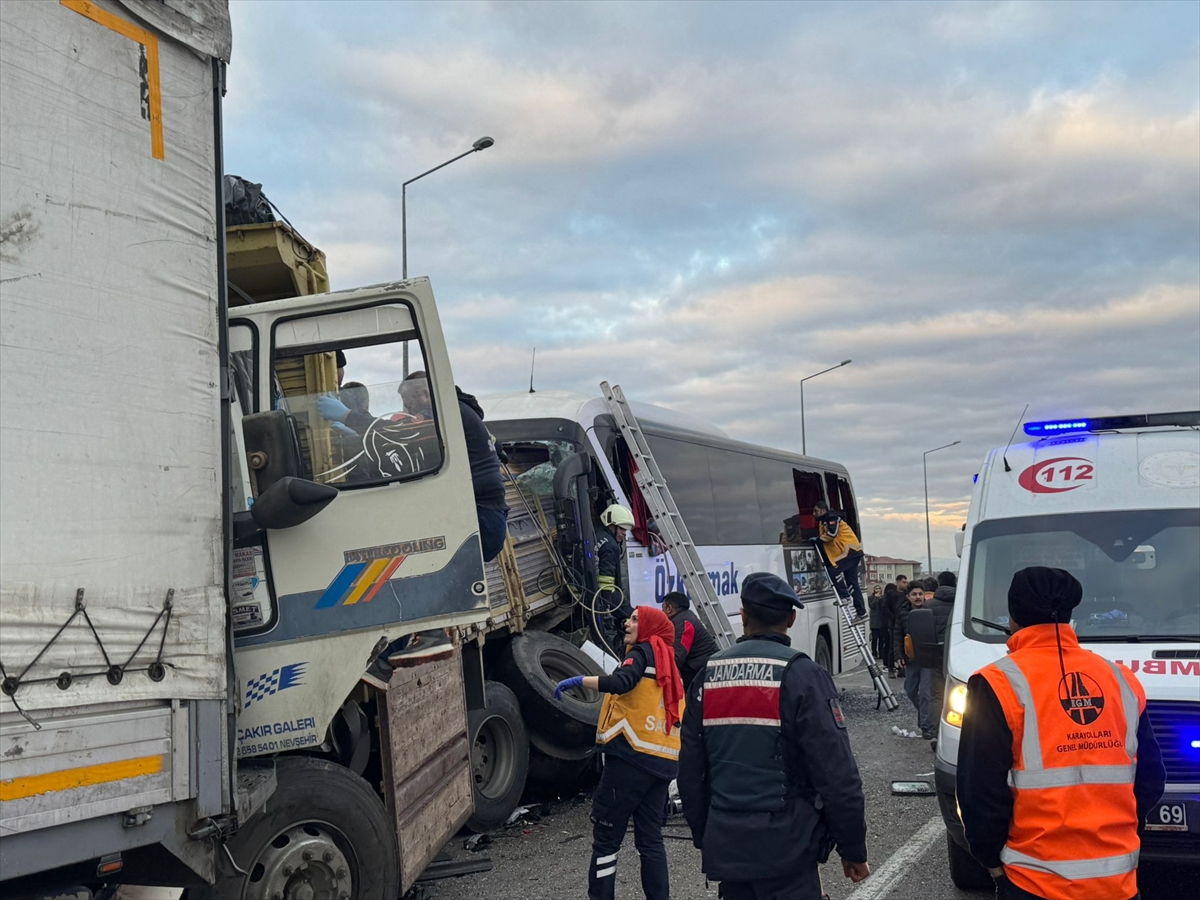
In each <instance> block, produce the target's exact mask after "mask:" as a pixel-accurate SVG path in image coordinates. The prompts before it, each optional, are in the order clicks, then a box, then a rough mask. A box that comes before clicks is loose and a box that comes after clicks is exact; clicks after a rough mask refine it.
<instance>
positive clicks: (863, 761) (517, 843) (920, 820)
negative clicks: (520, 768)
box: [418, 672, 1200, 900]
mask: <svg viewBox="0 0 1200 900" xmlns="http://www.w3.org/2000/svg"><path fill="white" fill-rule="evenodd" d="M836 681H837V682H838V686H839V688H841V689H842V691H843V704H842V705H843V710H844V711H845V713H846V717H847V720H848V723H849V728H850V740H851V744H852V745H853V747H854V753H855V756H856V757H857V759H858V763H859V769H860V771H861V772H862V776H863V783H864V787H865V790H866V797H867V827H868V849H869V855H870V859H869V862H870V865H871V869H872V875H871V876H870V877H869V878H868V879H866V880H865V881H863V882H862V883H860V884H858V885H854V884H851V882H850V881H849V880H847V879H846V877H845V875H843V873H842V868H841V865H840V863H838V862H837V857H836V854H835V856H834V858H833V859H832V860H831V861H830V863H829V864H827V865H825V866H824V867H823V871H822V878H823V881H824V886H825V890H826V892H827V893H828V894H829V896H830V897H831V898H832V900H883V898H894V900H910V898H919V900H953V898H963V900H982V898H984V897H986V896H988V895H987V894H984V893H978V892H976V893H971V892H966V891H960V890H958V889H957V888H955V887H954V885H953V884H952V883H951V881H950V875H949V871H948V869H947V863H946V846H945V840H946V839H945V829H944V828H943V826H942V823H941V816H940V814H939V813H938V807H937V798H936V797H934V796H932V795H930V796H928V797H925V796H913V795H907V796H904V795H895V794H893V793H892V792H891V783H892V782H893V781H922V780H923V781H928V782H929V783H930V784H932V783H933V752H932V750H931V749H930V746H929V744H928V742H926V741H922V740H919V739H906V738H901V737H897V736H895V735H893V734H892V732H891V728H892V726H893V725H899V726H900V727H902V728H904V727H907V728H909V729H912V728H914V727H915V722H916V714H915V712H914V710H913V709H912V705H911V704H910V703H909V702H908V700H907V698H905V697H904V695H903V690H902V688H901V684H902V683H901V682H900V681H899V680H894V681H892V682H891V684H892V686H893V690H894V691H896V692H897V695H898V697H899V699H900V700H901V706H900V708H899V709H898V710H897V711H896V712H894V713H888V712H886V711H883V710H879V711H876V710H875V693H874V689H873V688H872V687H871V684H870V681H869V680H868V678H867V676H866V673H865V672H854V673H851V674H848V675H843V676H839V677H838V678H837V679H836ZM589 805H590V804H589V800H588V798H587V796H586V795H580V796H577V797H572V798H566V799H558V800H551V801H550V802H547V803H541V804H538V805H537V806H536V807H534V809H533V810H532V812H531V814H530V815H529V816H528V817H527V818H526V820H525V821H524V822H522V823H519V824H517V825H514V826H510V827H508V828H504V829H501V830H499V831H496V832H493V833H492V834H491V835H489V836H488V838H489V839H490V841H489V842H487V843H484V844H483V845H482V846H481V847H480V848H479V850H478V851H477V852H472V851H468V850H466V849H465V847H464V842H465V838H466V836H465V835H462V836H459V837H458V838H456V839H455V840H454V841H452V842H451V843H450V844H449V845H448V846H447V847H446V851H447V852H448V853H449V854H450V855H451V856H452V857H453V858H454V859H455V860H456V861H464V862H470V861H481V860H482V859H483V858H485V857H487V858H490V860H491V863H492V866H493V868H492V870H491V871H488V872H482V873H478V874H474V875H467V876H463V877H460V878H453V879H447V880H442V881H437V882H434V883H432V884H428V885H424V886H421V888H420V889H419V891H418V896H419V897H420V900H478V898H482V897H486V898H489V900H566V898H572V897H584V896H586V894H587V867H588V862H589V853H590V849H591V824H590V822H589V820H588V810H589ZM664 833H665V834H667V835H669V837H668V840H667V842H666V843H667V858H668V866H669V867H670V872H671V896H672V897H673V898H675V900H708V898H716V896H717V887H716V885H715V884H712V885H707V884H706V883H705V880H704V875H703V873H702V872H701V871H700V853H699V851H698V850H695V849H694V848H693V847H692V845H691V841H690V839H688V838H687V834H688V831H687V827H686V825H685V824H684V822H683V819H682V817H676V818H673V819H671V820H670V822H669V824H668V826H667V827H666V829H665V831H664ZM617 865H618V869H617V872H618V874H617V897H618V898H629V900H635V898H640V897H641V896H642V892H641V886H640V884H639V882H638V875H637V852H636V851H635V850H634V848H633V836H632V834H630V835H629V836H628V837H627V838H626V842H625V845H624V846H623V847H622V848H621V855H620V857H619V858H618V862H617ZM1198 877H1200V867H1197V868H1185V867H1175V866H1172V867H1167V866H1156V865H1152V864H1149V863H1147V864H1144V865H1143V866H1142V870H1141V871H1139V881H1140V884H1141V888H1142V897H1143V900H1176V898H1181V897H1187V896H1194V894H1193V890H1194V887H1195V882H1196V879H1197V878H1198ZM1189 884H1190V885H1191V887H1189V886H1188V885H1189Z"/></svg>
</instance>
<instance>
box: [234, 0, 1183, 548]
mask: <svg viewBox="0 0 1200 900" xmlns="http://www.w3.org/2000/svg"><path fill="white" fill-rule="evenodd" d="M232 8H233V15H234V33H235V49H234V62H233V65H232V67H231V69H230V93H229V97H228V98H227V113H228V114H227V129H226V139H227V152H226V155H227V160H228V162H229V168H230V169H231V171H236V172H238V174H242V175H245V176H247V177H250V178H252V179H253V180H256V181H262V182H263V183H264V186H265V190H266V192H267V193H268V195H269V196H270V197H271V198H272V200H274V201H275V202H276V203H277V204H278V205H279V206H280V208H282V209H283V210H284V211H285V213H286V214H287V215H288V217H289V218H290V219H291V220H292V221H293V222H294V223H295V224H296V225H297V226H298V227H299V228H300V230H301V231H302V232H303V233H304V234H305V236H306V237H308V238H309V239H311V240H313V241H314V242H315V243H317V245H318V246H320V247H322V248H323V249H325V250H326V252H327V254H328V257H329V269H330V273H331V278H332V280H333V283H334V286H335V287H337V288H346V287H352V286H355V285H358V284H370V283H377V282H381V281H386V280H390V279H393V278H395V277H397V276H398V274H399V271H400V261H401V239H400V235H401V232H402V224H401V213H400V190H401V189H400V186H401V183H402V182H404V181H405V180H407V179H410V178H412V177H413V176H414V175H416V174H419V173H420V172H422V171H425V170H426V169H429V168H430V167H432V166H435V165H437V164H438V163H439V162H441V161H444V160H446V159H450V158H451V157H453V156H454V155H456V154H458V153H461V152H462V151H463V150H465V149H467V148H469V147H470V144H471V141H473V140H474V139H475V138H477V137H479V136H480V135H482V134H490V135H492V136H493V137H494V138H496V146H495V147H494V148H492V149H489V150H487V151H486V152H484V153H481V154H473V155H471V156H469V157H468V158H466V159H463V160H461V161H459V162H456V163H454V164H453V165H452V166H450V167H448V168H446V169H445V170H442V171H438V172H436V173H434V174H432V175H431V176H429V177H428V178H427V179H423V180H421V181H420V182H417V183H415V184H412V185H410V186H409V189H408V220H407V229H408V257H409V268H410V273H412V274H428V275H430V276H431V279H432V283H433V285H434V289H435V291H436V293H437V296H438V299H439V307H440V314H441V318H442V321H443V326H444V330H445V333H446V336H447V341H448V343H449V346H450V351H451V356H452V359H453V364H454V370H455V376H456V378H457V380H458V381H459V383H460V384H462V385H463V386H464V387H465V388H467V389H468V390H471V391H473V392H478V393H488V392H494V391H500V390H515V391H519V390H525V389H527V386H528V376H529V361H530V352H531V350H532V348H533V347H534V346H537V348H538V366H537V369H538V371H537V383H538V385H539V386H540V387H543V388H547V389H548V388H552V387H553V388H563V389H572V390H580V391H586V392H589V393H595V391H596V386H597V384H598V382H599V381H600V380H602V379H607V380H609V381H612V382H619V383H621V384H622V385H623V386H624V387H625V389H626V391H627V393H628V394H629V395H630V396H631V397H634V398H636V399H639V400H646V401H651V402H657V403H660V404H662V405H666V406H671V407H674V408H677V409H679V410H681V411H684V412H688V413H691V414H693V415H697V416H700V417H702V418H704V419H706V420H709V421H712V422H714V423H716V424H718V425H719V426H720V427H722V428H724V429H725V430H726V431H727V432H728V433H730V434H731V435H734V436H735V437H739V438H741V439H745V440H751V441H755V442H761V443H765V444H770V445H774V446H780V447H784V448H788V449H798V447H799V444H800V432H801V428H800V424H801V423H800V414H799V390H800V388H799V382H800V379H802V378H805V377H806V376H807V375H810V374H812V373H813V372H817V371H820V370H821V369H823V368H825V367H827V366H829V365H832V364H834V363H836V362H838V361H839V360H842V359H846V358H852V359H853V360H854V362H853V363H852V364H851V365H849V366H846V367H844V368H841V369H838V370H837V371H835V372H830V373H828V374H826V375H823V376H821V377H820V378H819V379H814V380H811V381H808V382H806V383H805V388H804V390H805V422H804V426H805V429H804V430H805V433H806V439H807V444H808V449H809V452H811V453H814V454H816V455H819V456H823V457H827V458H830V459H836V460H838V461H841V462H844V463H845V464H846V465H847V466H848V467H849V468H850V471H851V473H852V475H853V477H854V482H855V488H856V491H857V492H858V495H859V498H860V503H861V504H862V508H863V519H864V523H863V524H864V531H865V535H866V539H867V542H868V549H871V550H873V551H877V552H881V553H886V554H889V555H895V556H914V557H915V556H923V555H924V549H925V547H924V534H923V531H924V527H923V526H924V484H923V481H924V479H923V472H922V466H921V463H922V453H923V451H925V450H927V449H930V448H932V447H936V446H939V445H940V444H943V443H948V442H949V441H952V440H961V441H962V443H961V444H960V445H959V446H956V447H954V448H952V449H949V450H945V451H941V452H939V453H937V454H933V455H930V456H929V457H928V463H929V490H930V503H931V525H932V527H933V530H934V535H933V538H934V542H935V547H934V555H935V556H943V557H945V556H949V555H950V554H951V553H952V543H951V540H952V532H953V531H954V530H955V529H956V528H957V526H958V524H960V523H961V521H962V516H963V515H964V514H965V504H966V502H967V497H968V495H969V491H970V487H971V476H972V475H973V474H974V473H975V472H976V471H977V470H978V465H979V462H980V460H981V459H982V458H983V455H984V453H985V452H986V451H987V450H988V449H989V448H991V447H995V446H1000V445H1003V443H1004V442H1005V441H1006V440H1007V439H1008V436H1009V433H1010V432H1011V431H1012V428H1013V426H1014V425H1015V424H1016V420H1017V417H1018V415H1019V414H1020V413H1021V410H1022V408H1023V407H1024V406H1025V404H1026V403H1027V402H1028V403H1030V413H1029V415H1030V417H1031V418H1050V417H1053V416H1056V415H1058V414H1060V413H1066V414H1072V413H1078V412H1086V413H1088V414H1103V413H1116V412H1141V411H1160V410H1166V409H1185V408H1186V409H1195V408H1200V351H1198V347H1200V250H1198V249H1197V248H1198V247H1200V163H1198V162H1197V160H1200V28H1198V27H1197V23H1196V20H1195V15H1194V7H1192V6H1188V5H1186V4H1179V5H1171V4H1161V5H1152V6H1144V5H1134V6H1126V5H1121V4H1083V3H1073V4H1032V3H973V4H957V5H950V4H944V3H930V4H921V3H914V4H905V5H903V6H899V5H896V4H869V3H864V4H795V5H783V4H774V3H763V4H756V3H739V4H654V3H637V4H621V3H607V4H589V3H579V4H569V5H567V4H559V5H553V6H547V5H544V4H520V3H489V4H479V3H477V4H389V5H384V4H376V3H365V4H357V3H338V4H315V3H314V4H305V5H302V6H293V7H288V6H286V5H284V4H246V3H240V2H235V3H234V4H233V6H232ZM864 47H867V48H870V51H869V52H865V51H864V49H863V48H864Z"/></svg>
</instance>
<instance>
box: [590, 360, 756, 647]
mask: <svg viewBox="0 0 1200 900" xmlns="http://www.w3.org/2000/svg"><path fill="white" fill-rule="evenodd" d="M600 391H601V393H602V394H603V395H604V402H605V403H606V404H607V405H608V411H609V412H610V413H612V417H613V419H615V420H616V423H617V427H618V428H620V429H621V435H622V436H623V437H624V438H625V444H626V445H627V446H628V447H629V453H630V455H631V456H632V457H633V462H634V473H633V477H634V478H635V479H636V480H637V485H638V487H639V488H641V491H642V498H643V499H644V500H645V501H646V506H647V507H649V509H650V513H651V514H652V515H653V516H654V522H655V524H656V525H657V526H658V534H659V536H660V537H661V538H662V539H663V542H664V543H665V544H666V546H667V553H669V554H670V555H671V559H672V560H673V561H674V562H675V568H676V570H677V571H678V572H679V575H680V577H681V578H682V579H683V583H684V585H685V586H686V587H687V594H688V597H690V598H691V601H692V604H693V605H694V606H695V608H696V613H697V615H699V616H700V620H701V621H702V622H703V623H704V627H705V628H707V629H708V632H709V634H711V635H712V637H713V640H714V641H716V642H717V646H718V647H720V648H721V649H722V650H723V649H725V648H726V647H732V646H733V644H734V641H735V640H736V639H737V638H736V636H735V635H734V633H733V626H731V625H730V624H729V616H727V615H726V614H725V608H724V607H723V606H721V600H720V598H718V597H717V593H716V591H714V590H713V586H712V581H711V580H710V579H709V577H708V571H707V570H706V569H705V568H704V563H702V562H701V561H700V554H699V553H697V552H696V545H695V544H694V543H693V542H692V537H691V535H690V534H688V530H687V525H685V524H684V522H683V517H682V516H681V515H680V514H679V507H677V506H676V505H675V501H674V500H673V499H672V498H671V491H670V489H669V488H668V487H667V482H666V479H665V478H663V474H662V471H661V470H660V469H659V468H658V463H657V462H656V461H655V459H654V454H653V453H652V452H651V450H650V445H649V444H648V443H647V442H646V435H645V434H644V433H643V431H642V428H641V426H640V425H639V424H638V420H637V417H636V416H635V415H634V414H633V410H632V409H630V408H629V403H628V401H627V400H626V399H625V395H624V394H623V393H622V392H621V386H620V385H619V384H618V385H614V386H612V387H609V384H608V382H607V381H602V382H600Z"/></svg>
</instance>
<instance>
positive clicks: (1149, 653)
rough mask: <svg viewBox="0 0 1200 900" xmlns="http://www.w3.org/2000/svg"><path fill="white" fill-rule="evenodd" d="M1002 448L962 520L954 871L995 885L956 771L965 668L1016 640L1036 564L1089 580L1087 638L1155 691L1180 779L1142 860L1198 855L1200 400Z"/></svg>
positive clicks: (951, 657) (951, 760) (951, 833)
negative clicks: (1014, 594)
mask: <svg viewBox="0 0 1200 900" xmlns="http://www.w3.org/2000/svg"><path fill="white" fill-rule="evenodd" d="M1024 430H1025V433H1026V435H1028V437H1029V441H1028V442H1027V443H1021V444H1013V445H1010V446H1009V447H1006V448H1003V449H996V450H993V451H991V452H990V453H989V454H988V456H987V458H986V459H985V461H984V463H983V468H982V469H981V470H980V472H979V474H978V475H976V477H975V486H974V490H973V493H972V497H971V508H970V513H969V515H968V517H967V522H966V525H965V526H964V527H963V530H962V532H961V533H960V534H959V535H958V538H957V541H958V542H959V547H958V551H959V556H960V557H961V558H962V566H961V569H960V576H959V587H958V595H957V597H956V600H955V604H954V613H953V616H952V618H951V620H950V624H949V625H948V627H947V630H946V636H945V648H944V653H945V657H944V671H945V673H946V689H945V694H944V703H943V709H942V711H941V722H940V728H939V732H938V741H937V750H936V754H937V755H936V762H935V784H936V788H937V794H938V802H939V805H940V807H941V812H942V818H943V819H944V820H945V823H946V847H947V854H948V857H949V864H950V875H951V878H952V880H953V881H954V883H955V884H956V885H957V886H958V887H961V888H972V887H986V886H988V885H990V884H991V878H990V877H989V876H988V874H987V871H986V870H985V869H984V868H983V867H982V866H980V865H979V863H977V862H976V861H975V859H974V858H973V857H972V856H971V855H970V853H969V852H968V850H967V844H966V840H965V838H964V837H963V826H962V822H961V820H960V819H959V815H958V807H957V803H956V801H955V772H956V769H957V760H958V746H959V738H960V735H961V726H962V721H963V715H964V713H965V714H967V715H969V714H970V703H971V699H970V697H969V696H968V693H967V680H968V679H969V678H970V676H971V675H972V674H973V673H975V672H977V671H978V670H979V669H981V668H983V667H984V666H986V665H988V664H990V663H993V662H995V661H996V660H997V659H999V658H1001V657H1002V656H1003V655H1004V654H1005V653H1006V647H1005V641H1006V640H1007V634H1006V633H1005V631H1004V630H1003V629H1004V628H1005V627H1006V626H1007V625H1008V609H1007V602H1008V586H1009V582H1010V581H1011V579H1012V576H1013V573H1015V572H1016V571H1018V570H1020V569H1023V568H1025V567H1026V566H1054V567H1058V568H1062V569H1066V570H1067V571H1069V572H1071V573H1072V574H1073V575H1074V576H1075V577H1076V578H1078V579H1079V581H1080V582H1081V583H1082V585H1083V601H1082V602H1081V603H1080V605H1079V606H1078V607H1076V609H1075V610H1074V612H1073V614H1072V615H1073V618H1072V620H1071V625H1072V627H1073V628H1074V629H1075V631H1076V633H1077V634H1078V636H1079V640H1080V643H1081V644H1082V645H1083V646H1084V647H1086V648H1087V649H1089V650H1093V651H1095V652H1096V653H1099V654H1101V655H1102V656H1104V657H1106V658H1107V659H1111V660H1114V661H1118V662H1121V663H1123V664H1124V665H1126V666H1128V667H1129V668H1130V669H1131V670H1132V671H1133V672H1134V673H1136V675H1137V677H1138V678H1139V679H1140V680H1141V683H1142V686H1143V687H1144V688H1145V690H1146V697H1147V707H1146V708H1147V710H1148V712H1149V715H1150V720H1151V723H1152V724H1153V726H1154V732H1155V735H1156V737H1157V738H1158V742H1159V744H1160V745H1161V747H1162V755H1163V762H1164V763H1165V764H1166V770H1167V785H1166V792H1165V794H1164V795H1163V797H1162V799H1161V800H1160V801H1159V802H1158V803H1157V804H1156V805H1155V806H1154V807H1153V808H1152V809H1151V810H1150V813H1149V815H1148V816H1147V821H1146V830H1145V834H1144V836H1143V839H1142V856H1141V858H1142V859H1143V860H1146V859H1153V860H1179V861H1183V860H1195V859H1197V858H1200V411H1193V412H1180V413H1161V414H1150V415H1146V414H1140V415H1128V416H1110V417H1104V418H1082V417H1081V418H1073V419H1063V420H1056V421H1048V422H1031V423H1028V424H1026V425H1025V428H1024Z"/></svg>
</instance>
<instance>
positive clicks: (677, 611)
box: [662, 591, 717, 693]
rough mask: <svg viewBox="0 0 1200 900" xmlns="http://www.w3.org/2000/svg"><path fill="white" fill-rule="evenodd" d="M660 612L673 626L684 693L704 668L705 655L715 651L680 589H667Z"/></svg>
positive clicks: (712, 642)
mask: <svg viewBox="0 0 1200 900" xmlns="http://www.w3.org/2000/svg"><path fill="white" fill-rule="evenodd" d="M662 609H663V612H665V613H666V614H667V618H668V619H670V620H671V624H672V625H674V626H675V665H677V666H678V667H679V677H680V678H682V679H683V690H684V693H687V691H688V689H689V688H690V687H691V686H692V679H693V678H695V677H696V675H697V674H698V673H699V672H701V671H703V670H704V666H705V665H706V664H707V663H708V658H709V657H710V656H712V655H713V654H714V653H716V652H717V642H716V641H714V640H713V638H712V635H711V634H709V633H708V629H707V628H705V627H704V623H703V622H701V621H700V617H699V616H697V615H696V614H695V613H694V612H692V601H691V599H690V598H689V597H688V595H687V594H685V593H683V592H682V591H671V593H669V594H667V596H665V597H663V601H662Z"/></svg>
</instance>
